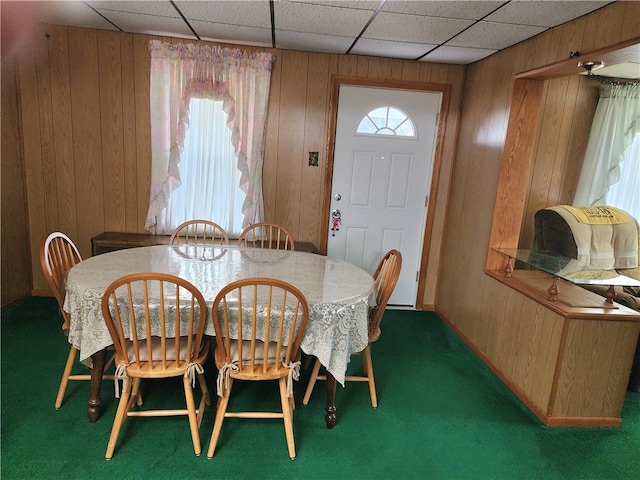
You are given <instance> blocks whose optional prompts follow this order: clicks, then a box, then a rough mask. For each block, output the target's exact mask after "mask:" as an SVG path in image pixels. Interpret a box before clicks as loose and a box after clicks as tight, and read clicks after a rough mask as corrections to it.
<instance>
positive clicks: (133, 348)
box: [102, 273, 210, 460]
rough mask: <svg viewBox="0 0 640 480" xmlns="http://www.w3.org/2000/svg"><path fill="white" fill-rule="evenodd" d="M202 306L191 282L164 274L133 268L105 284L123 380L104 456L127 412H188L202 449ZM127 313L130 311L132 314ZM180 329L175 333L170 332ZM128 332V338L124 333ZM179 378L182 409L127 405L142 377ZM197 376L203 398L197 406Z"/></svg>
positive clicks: (133, 414) (104, 302)
mask: <svg viewBox="0 0 640 480" xmlns="http://www.w3.org/2000/svg"><path fill="white" fill-rule="evenodd" d="M206 309H207V306H206V303H205V300H204V298H203V296H202V294H201V293H200V291H199V290H198V289H197V288H196V287H194V286H193V285H192V284H191V283H189V282H187V281H186V280H183V279H181V278H179V277H176V276H174V275H169V274H164V273H134V274H131V275H126V276H124V277H121V278H119V279H118V280H116V281H115V282H113V283H112V284H111V285H109V287H107V289H106V291H105V293H104V295H103V297H102V315H103V316H104V320H105V323H106V325H107V328H108V329H109V333H110V334H111V338H112V339H113V344H114V346H115V350H116V377H117V378H118V379H122V380H123V389H122V394H121V395H120V402H119V403H118V409H117V411H116V415H115V419H114V421H113V427H112V429H111V435H110V437H109V443H108V444H107V452H106V455H105V458H106V459H107V460H109V459H111V457H112V456H113V452H114V449H115V446H116V441H117V439H118V434H119V433H120V430H121V428H122V426H123V425H124V422H125V420H126V419H127V418H128V417H152V416H156V417H167V416H175V415H186V416H188V417H189V427H190V429H191V439H192V441H193V449H194V451H195V454H196V455H200V453H201V452H202V448H201V444H200V433H199V427H200V423H201V422H202V416H203V414H204V406H205V403H206V404H210V399H209V391H208V389H207V384H206V382H205V379H204V375H203V374H204V370H203V368H202V365H203V363H204V361H205V360H206V358H207V355H208V351H209V348H210V346H209V341H208V337H206V336H204V327H205V320H206V313H207V310H206ZM130 312H135V314H134V315H131V314H130ZM176 331H177V332H180V334H179V335H175V334H174V332H176ZM128 337H131V338H128ZM170 377H183V387H184V396H185V400H186V407H187V408H186V409H167V410H151V409H139V410H132V407H133V406H134V404H135V403H137V401H138V397H139V394H140V384H141V381H142V379H143V378H144V379H161V378H170ZM196 378H197V379H198V383H199V384H200V389H201V390H202V398H201V400H200V404H199V406H198V408H197V409H196V406H195V401H194V396H193V387H194V386H195V381H196Z"/></svg>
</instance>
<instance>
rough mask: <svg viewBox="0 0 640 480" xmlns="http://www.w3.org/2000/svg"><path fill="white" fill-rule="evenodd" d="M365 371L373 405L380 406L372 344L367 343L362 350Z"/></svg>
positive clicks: (374, 406)
mask: <svg viewBox="0 0 640 480" xmlns="http://www.w3.org/2000/svg"><path fill="white" fill-rule="evenodd" d="M362 358H363V360H364V365H365V372H366V373H367V378H368V381H369V395H370V396H371V406H372V407H373V408H378V396H377V395H376V381H375V379H374V376H373V362H372V361H371V346H370V345H367V346H366V347H365V349H364V350H363V351H362Z"/></svg>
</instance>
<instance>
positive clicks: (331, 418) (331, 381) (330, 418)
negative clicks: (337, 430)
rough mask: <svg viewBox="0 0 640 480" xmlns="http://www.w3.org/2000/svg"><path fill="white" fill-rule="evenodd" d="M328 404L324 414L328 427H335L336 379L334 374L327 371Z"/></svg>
mask: <svg viewBox="0 0 640 480" xmlns="http://www.w3.org/2000/svg"><path fill="white" fill-rule="evenodd" d="M326 383H327V406H326V408H325V412H327V414H326V415H325V416H324V420H325V422H326V423H327V428H333V427H334V426H335V424H336V383H337V382H336V379H335V377H334V376H333V375H331V374H330V373H329V372H327V382H326Z"/></svg>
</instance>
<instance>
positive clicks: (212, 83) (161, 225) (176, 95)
mask: <svg viewBox="0 0 640 480" xmlns="http://www.w3.org/2000/svg"><path fill="white" fill-rule="evenodd" d="M149 50H150V53H151V77H150V113H151V155H152V159H151V193H150V199H149V210H148V212H147V219H146V222H145V228H146V229H147V230H149V231H154V232H156V233H170V232H171V230H172V229H173V228H172V221H171V209H167V205H168V200H169V198H170V196H171V195H172V193H173V192H174V191H175V189H176V188H177V187H179V186H180V184H181V176H180V168H181V167H180V161H181V154H182V151H183V148H184V139H185V131H186V128H187V125H188V123H189V106H190V101H191V98H207V99H213V100H218V101H222V108H223V110H224V112H225V113H226V114H227V116H228V119H227V125H228V126H229V128H230V129H231V144H232V145H233V148H234V154H235V156H236V157H237V168H238V169H239V170H240V173H241V176H240V188H241V190H242V191H243V192H244V195H245V197H244V201H243V205H242V213H243V217H244V219H243V226H247V225H249V224H251V223H256V222H259V221H262V219H263V210H264V206H263V200H262V164H263V160H264V134H265V127H266V117H267V105H268V96H269V84H270V81H271V66H272V63H273V60H274V57H273V55H271V54H269V53H252V54H249V53H246V52H242V51H240V50H236V49H229V48H221V47H215V46H213V47H212V46H207V45H201V44H169V43H163V42H160V41H159V40H151V41H150V42H149ZM185 191H186V189H185ZM213 220H214V221H216V220H215V219H213ZM216 223H219V222H217V221H216ZM221 225H222V224H221ZM174 226H175V225H174ZM222 226H223V227H225V226H224V225H222Z"/></svg>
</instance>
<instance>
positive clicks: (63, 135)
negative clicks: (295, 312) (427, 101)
mask: <svg viewBox="0 0 640 480" xmlns="http://www.w3.org/2000/svg"><path fill="white" fill-rule="evenodd" d="M152 38H160V39H161V40H164V41H169V42H187V40H183V39H176V38H166V37H153V36H147V35H134V34H127V33H118V32H108V31H99V30H91V29H82V28H72V27H61V26H52V25H46V26H43V28H42V30H41V31H39V32H37V35H36V40H35V42H33V44H32V45H31V46H30V48H29V49H27V50H25V51H24V54H23V55H22V56H21V62H20V100H21V113H22V123H21V126H22V130H23V139H24V150H25V151H24V156H25V165H26V168H25V172H26V188H27V195H28V200H29V204H28V219H29V231H30V240H29V243H30V252H31V260H32V272H33V278H34V280H33V288H34V290H35V291H36V292H39V291H41V290H43V289H45V283H44V279H43V277H42V274H41V272H40V266H39V262H38V246H39V245H40V242H41V241H42V239H43V238H45V236H46V235H47V234H48V233H49V232H51V231H52V230H62V231H64V232H66V233H67V234H68V235H69V236H70V237H71V238H72V239H73V240H74V241H76V242H77V244H78V247H79V249H80V251H81V254H82V255H83V256H89V255H90V240H91V238H92V237H93V236H95V235H98V234H100V233H102V232H104V231H127V232H144V219H145V217H146V212H147V206H148V197H149V181H150V162H151V152H150V126H149V52H148V42H149V40H150V39H152ZM232 47H235V48H239V49H243V50H249V51H251V50H260V51H268V52H270V53H272V54H273V55H275V57H276V62H275V64H274V66H273V72H272V80H271V92H270V98H269V114H268V120H267V121H268V124H267V136H266V138H267V140H266V142H267V143H266V152H265V162H264V170H263V182H264V185H263V187H264V196H265V217H266V220H268V221H274V222H277V223H280V224H283V225H285V226H286V227H287V228H288V229H289V230H290V231H291V232H292V234H293V235H294V237H295V239H296V240H299V241H303V242H305V241H310V242H314V243H315V244H316V245H318V244H319V242H320V238H319V235H320V230H321V226H322V222H323V221H327V222H328V221H329V220H328V219H323V218H321V209H322V198H323V188H324V185H325V181H326V180H327V179H326V178H325V174H326V173H325V168H324V165H325V161H326V152H327V139H328V131H327V128H328V127H327V126H328V115H329V100H330V98H329V95H330V92H331V79H332V77H333V76H335V75H341V76H357V77H363V78H367V79H372V80H374V79H392V80H406V81H419V82H430V83H443V84H450V85H451V87H452V90H451V92H452V93H451V102H450V111H449V115H448V119H447V126H446V136H445V139H444V149H443V159H442V169H441V172H440V186H439V189H438V198H437V199H436V202H437V203H436V209H435V211H436V215H435V219H434V228H433V237H435V238H434V239H433V240H432V242H431V245H430V252H429V258H430V261H429V268H428V271H427V272H426V273H425V277H426V278H427V283H426V289H425V299H424V303H425V304H427V305H433V304H434V299H435V285H436V280H437V274H438V270H439V266H438V261H439V257H440V246H441V242H440V237H441V235H442V232H443V225H444V220H445V211H446V201H447V197H448V188H449V183H450V174H451V169H452V160H453V156H454V151H455V141H456V133H457V124H458V119H459V108H460V102H461V92H462V85H463V81H464V72H465V68H464V67H462V66H458V65H445V64H430V63H424V62H415V61H409V60H397V59H389V58H377V57H368V56H354V55H333V54H331V55H330V54H322V53H312V52H303V51H289V50H279V49H265V48H260V47H247V46H240V45H232ZM310 151H317V152H319V158H320V160H321V161H320V165H319V166H318V167H310V166H308V158H309V153H308V152H310ZM3 255H4V251H3Z"/></svg>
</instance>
